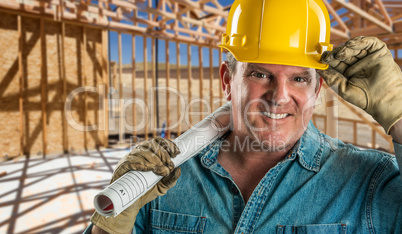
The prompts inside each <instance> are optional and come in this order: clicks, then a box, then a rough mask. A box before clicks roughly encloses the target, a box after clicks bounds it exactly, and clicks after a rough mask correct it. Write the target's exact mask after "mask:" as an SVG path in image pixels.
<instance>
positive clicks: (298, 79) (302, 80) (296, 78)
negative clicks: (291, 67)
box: [294, 77, 306, 82]
mask: <svg viewBox="0 0 402 234" xmlns="http://www.w3.org/2000/svg"><path fill="white" fill-rule="evenodd" d="M294 81H296V82H304V81H306V79H304V78H303V77H295V78H294Z"/></svg>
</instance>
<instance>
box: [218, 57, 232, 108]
mask: <svg viewBox="0 0 402 234" xmlns="http://www.w3.org/2000/svg"><path fill="white" fill-rule="evenodd" d="M219 75H220V77H221V83H222V90H223V93H224V94H225V98H226V100H227V101H230V100H232V96H231V88H230V80H231V77H230V72H229V66H228V64H227V62H226V61H224V62H222V64H221V67H220V68H219Z"/></svg>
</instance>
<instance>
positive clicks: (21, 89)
mask: <svg viewBox="0 0 402 234" xmlns="http://www.w3.org/2000/svg"><path fill="white" fill-rule="evenodd" d="M21 18H22V17H21V16H20V15H18V79H19V112H20V126H19V131H20V155H24V69H23V67H22V59H23V57H22V51H23V44H24V42H23V38H22V19H21ZM63 116H64V115H63Z"/></svg>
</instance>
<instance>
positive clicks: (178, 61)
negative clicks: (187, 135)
mask: <svg viewBox="0 0 402 234" xmlns="http://www.w3.org/2000/svg"><path fill="white" fill-rule="evenodd" d="M179 51H180V43H179V42H176V64H177V86H176V88H177V90H178V91H179V92H180V87H181V86H180V81H181V74H180V70H181V69H180V53H179ZM180 117H181V103H180V98H177V120H180ZM180 134H181V123H179V124H178V125H177V136H180Z"/></svg>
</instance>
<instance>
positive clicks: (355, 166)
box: [133, 122, 402, 234]
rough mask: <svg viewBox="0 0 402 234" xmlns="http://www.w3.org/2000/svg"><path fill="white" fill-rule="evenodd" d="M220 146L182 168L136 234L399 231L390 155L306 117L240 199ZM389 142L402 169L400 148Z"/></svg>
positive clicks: (400, 212)
mask: <svg viewBox="0 0 402 234" xmlns="http://www.w3.org/2000/svg"><path fill="white" fill-rule="evenodd" d="M221 143H222V139H219V140H217V141H215V142H213V143H212V144H211V145H209V146H208V147H207V148H205V149H204V150H203V151H202V152H201V153H200V154H199V155H198V156H196V157H194V158H192V159H190V160H189V161H187V162H186V163H185V164H183V165H182V166H181V168H182V175H181V177H180V178H179V180H178V182H177V184H176V186H175V187H174V188H172V189H170V190H169V191H168V193H167V194H166V195H165V196H162V197H158V198H157V199H155V200H154V201H152V202H151V203H149V204H147V205H146V206H145V207H144V208H142V209H141V211H140V213H139V214H138V216H137V219H136V223H135V228H134V229H133V233H196V232H202V233H244V234H245V233H294V232H298V233H402V178H401V176H400V172H399V169H398V163H397V160H396V158H395V156H393V155H390V154H386V153H383V152H379V151H376V150H361V149H359V148H357V147H355V146H353V145H350V144H344V143H343V142H341V141H339V140H337V139H333V138H331V137H329V136H326V135H324V134H322V133H320V132H319V131H318V130H317V129H316V128H315V127H314V126H313V125H312V123H311V122H310V124H309V126H308V129H307V130H306V132H305V133H304V135H303V136H302V137H301V138H300V140H299V142H298V143H297V144H296V145H295V146H294V147H293V149H292V150H291V152H290V154H289V155H288V157H286V158H285V159H284V160H282V161H281V162H280V163H278V164H277V165H276V166H275V167H273V168H272V169H270V170H269V171H268V172H267V173H266V175H265V176H264V177H263V179H262V180H261V181H260V182H259V184H258V185H257V187H256V188H255V190H254V192H253V194H252V195H251V197H250V198H249V200H248V202H247V204H245V202H244V200H243V198H242V195H241V193H240V192H239V189H238V187H237V186H236V184H235V183H234V182H233V179H232V178H231V176H230V174H229V173H228V172H227V171H226V170H225V169H224V168H223V167H222V166H221V165H220V164H219V163H218V162H217V156H218V153H219V148H220V145H221ZM394 144H395V152H396V157H398V161H399V163H400V166H399V167H400V168H402V163H401V162H402V145H399V144H396V143H394Z"/></svg>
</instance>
